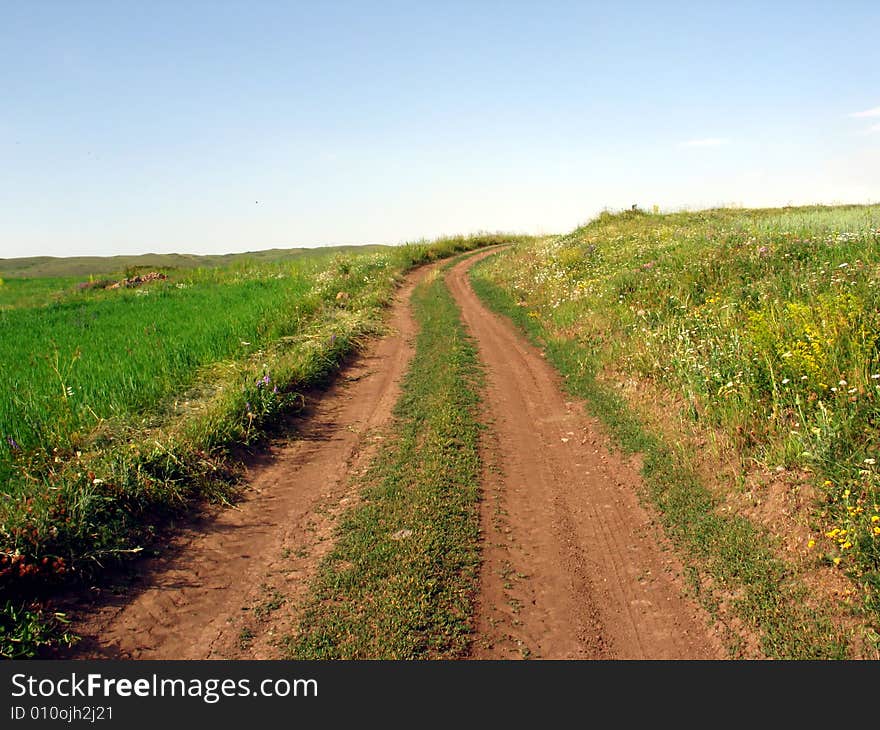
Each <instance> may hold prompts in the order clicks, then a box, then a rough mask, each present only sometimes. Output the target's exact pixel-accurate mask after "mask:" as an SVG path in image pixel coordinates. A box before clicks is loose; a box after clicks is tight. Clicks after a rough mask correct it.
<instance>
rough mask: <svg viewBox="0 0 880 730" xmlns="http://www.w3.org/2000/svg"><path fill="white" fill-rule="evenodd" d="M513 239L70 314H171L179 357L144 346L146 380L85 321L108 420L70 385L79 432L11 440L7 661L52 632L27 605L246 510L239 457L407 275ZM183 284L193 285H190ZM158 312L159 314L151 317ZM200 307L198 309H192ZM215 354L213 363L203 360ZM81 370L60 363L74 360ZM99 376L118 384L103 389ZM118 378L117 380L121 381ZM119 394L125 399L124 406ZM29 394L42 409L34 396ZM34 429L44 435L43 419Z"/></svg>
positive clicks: (131, 297) (2, 543)
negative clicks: (214, 503)
mask: <svg viewBox="0 0 880 730" xmlns="http://www.w3.org/2000/svg"><path fill="white" fill-rule="evenodd" d="M499 238H502V239H503V238H505V237H504V236H501V237H496V236H481V237H470V238H464V237H459V238H451V239H443V240H439V241H436V242H433V243H420V244H410V245H407V246H402V247H396V248H394V249H390V250H389V251H388V252H386V253H383V254H372V255H367V256H342V257H336V258H334V259H332V261H330V262H329V263H328V264H325V265H324V266H323V267H316V268H313V269H312V271H311V272H308V271H306V272H305V273H303V272H302V270H298V271H296V272H294V274H295V275H291V270H290V268H289V267H288V268H284V267H283V265H282V268H275V269H274V270H273V269H272V268H269V269H266V268H265V267H258V268H257V269H250V268H247V267H237V268H235V267H234V268H233V269H230V270H215V271H213V272H200V273H197V274H196V276H195V278H191V279H184V280H181V279H177V280H174V279H172V280H171V281H169V282H166V283H164V284H162V285H161V288H159V289H157V290H154V291H153V293H151V294H149V295H146V296H144V295H136V294H130V293H125V292H119V291H116V292H100V293H97V294H95V295H94V296H92V297H87V298H86V299H85V300H83V301H82V302H79V303H77V304H76V305H74V306H72V307H71V308H70V310H68V309H66V307H67V305H64V304H62V306H61V312H62V315H61V316H62V319H63V316H64V314H72V316H76V313H77V311H79V310H78V307H86V309H87V311H95V312H100V313H101V316H103V315H106V317H107V320H108V321H109V322H116V323H120V322H121V323H123V324H122V326H123V327H124V328H125V330H126V331H127V332H128V333H129V334H130V335H131V336H132V338H135V339H136V336H137V334H138V333H139V332H140V331H142V330H143V329H144V328H151V327H153V326H154V324H155V322H154V320H153V317H154V315H156V314H157V313H158V314H161V315H162V317H164V319H163V320H162V321H163V322H164V323H165V324H166V325H167V327H168V329H167V330H165V331H164V334H165V335H166V337H167V339H166V341H165V343H164V346H165V347H166V352H167V351H173V352H176V353H177V354H176V356H174V357H169V358H165V357H163V353H162V350H161V348H160V347H159V346H158V345H155V344H153V345H150V343H147V344H146V345H144V347H145V348H146V347H149V351H150V352H152V353H153V357H152V358H148V359H142V360H140V361H139V362H140V363H141V365H142V369H141V370H137V369H135V368H133V367H132V366H131V365H132V363H131V360H130V356H129V353H128V342H127V341H126V339H125V338H124V337H115V336H114V335H115V332H114V328H113V327H109V328H107V329H103V330H102V329H101V325H99V324H98V325H96V324H95V322H100V321H101V316H99V317H97V318H89V319H87V322H88V323H89V324H90V326H94V327H95V328H96V331H97V332H98V333H102V332H103V334H104V335H106V336H105V337H103V339H102V338H101V337H98V338H97V339H96V340H95V343H96V344H95V345H94V347H95V349H96V350H98V351H103V352H102V357H104V358H106V360H107V361H108V363H109V364H108V366H107V367H106V368H105V369H103V370H102V369H101V368H100V367H97V366H96V367H95V368H94V369H90V370H86V371H85V372H83V374H82V377H83V378H85V379H89V378H92V379H95V380H94V382H93V386H92V387H93V390H94V392H96V393H98V394H102V395H104V396H105V397H107V399H108V401H107V405H106V408H107V410H105V411H103V412H98V410H97V409H96V407H94V406H92V405H91V404H89V403H86V404H85V405H86V406H87V407H85V408H83V409H82V410H81V411H79V412H76V411H73V408H74V407H75V405H74V404H75V399H76V398H77V397H78V396H80V394H81V393H82V392H83V390H86V389H85V388H83V387H82V385H81V384H80V385H79V386H74V387H73V388H71V391H70V392H69V391H67V387H68V384H67V383H66V382H65V383H64V391H65V395H61V393H60V390H61V384H60V382H54V383H52V384H51V385H50V386H49V388H48V390H49V391H51V388H52V387H57V388H58V390H57V391H56V392H57V393H58V395H57V399H60V400H61V401H62V404H63V405H65V407H66V408H68V409H69V410H68V411H61V412H62V414H63V415H66V414H67V413H68V412H72V413H73V414H74V415H78V416H79V417H80V419H81V420H79V421H75V420H74V419H73V418H71V419H70V420H69V421H67V422H66V423H65V422H64V421H63V420H62V421H61V422H60V423H59V422H57V420H56V419H55V416H54V415H53V412H52V411H51V410H49V411H46V413H48V414H49V415H48V416H46V417H47V418H48V419H49V420H52V421H53V425H52V426H51V427H49V426H46V425H45V424H44V425H42V426H41V428H39V429H34V431H35V432H36V433H37V434H38V436H39V439H38V440H37V442H36V443H32V442H31V443H27V442H26V444H27V445H22V444H19V443H18V442H15V445H12V444H10V443H9V442H8V441H7V452H6V454H7V461H6V464H7V466H6V472H7V478H6V479H5V480H4V487H3V493H4V499H3V501H2V503H0V590H2V591H3V592H4V593H5V594H6V595H7V596H8V597H9V599H8V600H7V602H6V603H5V604H0V655H3V656H8V655H24V654H28V653H32V652H33V650H34V645H33V642H29V641H28V640H26V639H21V640H16V641H12V640H11V639H9V640H8V641H7V639H8V638H9V637H12V636H19V637H20V636H21V635H22V631H25V633H28V632H29V633H28V635H31V636H34V635H37V634H39V632H35V631H30V629H27V627H28V626H29V625H31V624H33V625H37V624H39V621H37V620H36V619H34V615H35V612H39V609H38V608H34V609H33V610H31V609H29V608H27V606H26V604H27V603H28V602H29V601H31V600H32V599H34V598H36V597H38V596H46V595H47V592H51V590H52V589H53V586H57V585H58V584H59V583H62V582H65V581H67V580H69V579H70V577H71V575H74V576H83V575H91V574H94V573H97V572H100V571H101V570H102V569H104V567H106V565H107V564H108V563H112V562H114V561H116V560H120V559H125V557H127V556H128V555H130V554H132V553H134V552H136V551H138V550H139V549H140V548H141V547H142V546H143V545H145V544H148V543H149V542H150V540H151V538H152V535H153V534H154V532H155V528H156V526H157V525H159V524H161V523H162V522H163V521H164V520H165V519H166V517H167V516H168V515H169V514H174V513H179V512H181V511H184V510H186V509H188V508H189V507H190V506H191V505H192V504H193V503H195V502H197V501H199V500H202V499H205V498H209V499H218V500H228V499H230V498H232V496H233V495H234V494H235V485H234V482H235V475H234V468H231V467H232V466H234V465H231V464H230V462H229V460H228V458H227V454H228V449H229V448H230V447H234V446H235V445H236V444H241V443H247V442H249V441H253V440H254V439H256V438H258V437H259V436H260V435H261V433H262V432H263V431H264V429H265V428H266V427H268V426H269V425H271V423H272V422H273V420H274V419H275V418H277V416H278V415H279V413H280V412H281V411H283V410H285V409H289V408H291V407H295V406H296V404H297V403H298V402H299V401H300V397H299V396H298V391H299V390H301V389H302V388H304V387H307V386H308V385H309V384H310V383H314V382H316V381H318V380H320V379H322V378H324V377H326V376H327V375H329V374H331V373H332V372H333V371H334V370H335V369H336V368H337V366H338V364H339V363H340V362H341V361H342V359H343V358H344V357H345V355H346V354H347V353H348V352H350V351H352V350H353V349H354V348H356V347H357V346H358V343H359V342H360V341H361V340H362V339H363V338H364V337H366V336H367V335H369V334H371V333H374V332H376V331H378V329H379V328H380V327H381V320H382V310H383V307H384V305H385V304H386V303H387V302H388V301H389V299H390V297H391V296H392V294H393V292H394V289H395V287H396V282H397V280H398V279H399V277H400V275H401V274H402V273H403V272H404V271H405V270H407V269H408V268H410V267H412V266H415V265H418V264H421V263H426V262H429V261H433V260H436V259H438V258H442V257H445V256H449V255H451V254H453V253H456V252H459V251H462V250H468V249H470V248H476V247H479V246H482V245H487V244H490V243H495V242H497V241H498V240H499ZM176 283H184V284H185V285H186V286H184V287H182V288H178V287H176V286H175V284H176ZM297 292H300V293H301V295H299V296H297ZM340 292H342V294H341V295H340ZM248 295H249V296H248ZM144 301H149V302H156V304H153V305H151V307H152V308H151V307H150V306H148V307H143V306H142V304H141V303H142V302H144ZM193 301H195V302H198V305H197V306H195V307H194V308H193V307H191V306H190V305H191V304H192V302H193ZM230 303H233V304H230ZM235 303H237V305H240V308H241V310H242V311H244V312H245V315H246V316H244V318H243V319H244V320H245V321H246V322H247V323H248V324H249V325H254V326H253V327H252V328H251V329H250V330H249V332H250V334H248V335H247V336H249V337H251V338H252V339H250V340H244V341H246V342H247V341H250V342H251V344H250V345H249V346H245V345H242V344H241V342H242V340H241V339H239V338H241V337H242V334H243V333H242V331H241V330H239V329H236V327H239V326H240V325H241V322H242V318H235V317H233V316H230V317H229V318H228V319H227V317H226V315H227V314H230V315H231V314H233V311H234V310H235V306H236V304H235ZM89 307H94V309H93V310H88V308H89ZM188 307H189V308H188ZM54 309H55V307H52V306H50V307H48V308H46V307H42V308H39V309H35V310H27V309H25V310H12V311H10V312H6V313H5V314H6V315H7V316H9V315H13V316H16V317H17V316H27V317H33V318H34V322H35V323H39V320H40V316H44V317H49V318H51V317H53V316H56V315H57V314H58V313H56V312H54ZM175 313H176V314H177V319H175ZM139 317H146V318H145V319H142V318H139ZM202 318H204V320H205V322H206V325H205V326H206V328H210V327H212V326H213V327H215V330H214V331H213V332H212V334H211V336H210V337H209V338H207V339H206V338H205V337H204V336H203V334H201V331H200V328H199V327H198V326H194V325H196V324H197V322H198V321H199V320H201V319H202ZM224 325H225V326H226V327H227V330H226V331H225V332H224V329H223V328H224ZM36 326H37V325H35V327H36ZM82 331H83V332H87V331H88V328H84V329H83V330H82ZM55 334H56V335H57V338H58V339H57V342H61V341H65V342H67V343H68V346H69V347H74V346H76V339H75V338H70V339H68V340H64V339H63V338H64V337H65V336H66V333H63V332H59V331H57V330H55ZM153 334H154V333H153V331H152V330H150V335H153ZM28 336H29V334H28V333H27V332H21V331H18V330H17V331H16V332H15V333H13V332H12V331H11V330H9V329H5V330H3V338H2V340H0V349H3V350H7V351H8V350H11V349H13V348H15V347H18V345H17V344H16V343H15V342H14V340H15V338H16V337H22V338H25V339H26V338H27V337H28ZM175 337H176V338H177V339H175ZM188 337H189V338H190V339H189V341H188V339H187V338H188ZM207 340H210V342H209V341H207ZM172 344H173V347H172V346H171V345H172ZM202 345H204V346H205V348H206V351H205V352H206V353H207V354H204V353H203V354H202V355H198V353H199V347H200V346H202ZM212 347H213V348H219V349H214V350H211V348H212ZM224 348H225V349H224ZM197 355H198V357H202V359H201V363H204V364H203V365H202V366H201V367H196V366H195V363H196V362H197V359H195V358H196V357H197ZM82 357H85V355H84V354H83V355H82ZM220 357H222V358H223V359H219V360H217V359H215V360H214V361H213V362H210V361H211V360H212V358H220ZM186 358H194V359H193V361H187V360H186ZM71 359H73V358H71ZM206 361H207V362H206ZM68 362H70V361H69V360H65V359H64V358H62V357H59V363H60V364H62V365H66V364H67V363H68ZM169 362H170V363H171V365H172V367H176V366H180V365H181V364H182V365H183V369H184V370H187V369H190V370H193V371H194V372H188V373H187V376H186V377H182V378H177V380H175V375H174V373H171V374H168V371H167V370H166V371H164V373H163V371H162V370H161V368H162V367H164V366H165V365H167V364H168V363H169ZM74 364H75V365H74V366H75V367H76V366H78V365H79V364H80V362H79V360H74ZM157 368H158V370H157ZM60 369H61V368H59V370H60ZM99 373H104V374H106V375H107V377H106V378H104V379H103V380H101V379H100V377H99V375H98V374H99ZM53 374H54V373H53ZM116 376H119V380H118V381H114V380H113V378H114V377H116ZM157 377H158V378H159V379H160V380H162V379H163V378H164V379H165V383H164V386H165V387H159V388H157V389H156V390H154V391H153V392H152V397H154V398H155V400H154V402H152V403H150V402H148V399H147V400H144V399H138V398H137V397H136V398H135V400H133V401H126V400H125V388H123V395H122V396H121V397H120V396H119V395H118V391H117V392H115V394H114V387H115V386H114V385H113V383H114V382H119V383H121V384H122V385H123V386H126V384H127V383H129V382H130V381H131V380H135V381H137V379H141V380H143V381H144V382H147V384H149V381H151V380H152V379H155V378H157ZM80 383H82V381H80ZM175 383H176V384H177V385H178V387H177V388H175V387H174V385H175ZM168 386H170V387H168ZM3 387H7V386H6V385H4V386H3ZM138 390H139V388H138V387H137V386H136V387H135V388H134V389H133V391H132V392H133V393H134V394H135V395H136V396H137V395H138V393H137V391H138ZM4 393H5V395H4V400H6V399H9V398H11V396H10V390H8V389H7V390H4ZM113 397H120V398H121V400H119V401H117V403H119V404H121V405H118V407H116V408H115V409H114V408H113V407H111V405H112V404H113V401H112V398H113ZM15 398H16V402H25V403H27V402H28V400H29V398H30V401H31V402H34V403H37V404H39V403H40V402H41V401H40V400H39V399H37V398H34V397H31V396H30V395H29V394H28V393H27V392H22V391H21V390H18V391H16V392H15ZM64 401H67V402H66V404H65V403H64ZM71 401H73V403H71ZM89 419H91V420H89ZM33 420H34V421H35V422H36V423H37V424H39V418H34V419H33ZM65 426H67V427H65ZM47 434H48V435H49V436H50V438H48V439H47V438H45V437H46V435H47ZM13 441H15V440H14V439H13Z"/></svg>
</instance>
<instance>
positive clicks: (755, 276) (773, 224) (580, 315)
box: [474, 206, 880, 656]
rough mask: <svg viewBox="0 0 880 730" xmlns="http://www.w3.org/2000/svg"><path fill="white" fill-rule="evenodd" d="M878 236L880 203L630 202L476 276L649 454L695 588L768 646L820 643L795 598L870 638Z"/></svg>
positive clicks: (874, 606)
mask: <svg viewBox="0 0 880 730" xmlns="http://www.w3.org/2000/svg"><path fill="white" fill-rule="evenodd" d="M878 244H880V206H848V207H833V208H826V207H809V208H785V209H774V210H710V211H703V212H699V213H677V214H669V215H651V214H647V213H644V212H642V211H627V212H626V213H622V214H618V215H612V214H604V215H602V216H600V217H599V218H598V219H596V220H594V221H592V222H591V223H590V224H588V225H586V226H584V227H582V228H579V229H577V230H576V231H574V232H572V233H571V234H568V235H565V236H561V237H557V238H552V239H548V240H545V241H544V242H542V243H540V244H537V245H536V244H534V243H524V244H519V245H516V246H514V247H513V248H512V249H511V250H509V251H507V252H505V253H503V254H500V255H498V256H495V257H492V259H491V260H489V261H488V262H486V263H485V264H484V265H483V266H481V267H480V268H479V269H478V270H477V271H476V272H475V274H474V276H475V282H476V284H477V286H478V287H479V288H480V289H481V291H482V293H483V294H484V295H485V296H487V297H488V298H489V299H490V300H493V301H494V304H495V306H496V307H498V308H501V309H503V310H505V311H507V312H508V313H509V314H512V315H513V316H514V317H515V318H516V319H517V320H518V321H520V323H521V324H523V326H524V327H525V328H526V329H527V330H529V331H530V332H531V333H532V335H533V336H535V337H536V338H538V339H539V340H540V341H541V342H542V343H544V344H545V345H547V348H548V352H549V353H550V354H551V356H552V357H553V359H554V362H555V363H556V365H557V366H558V367H559V368H560V369H561V370H562V372H563V373H564V374H565V375H566V377H567V380H568V382H569V384H570V387H572V389H573V390H576V391H580V392H581V394H583V395H584V396H585V397H586V398H587V400H588V401H590V402H591V404H592V407H593V408H594V410H596V411H597V413H599V414H600V415H602V416H603V417H604V418H605V420H606V422H607V423H608V424H609V428H611V430H612V431H613V432H614V433H615V434H616V435H617V437H618V439H619V440H620V442H621V443H622V444H623V445H624V446H625V447H628V448H630V449H631V450H639V451H643V452H646V454H647V457H646V475H647V476H648V482H649V483H650V484H651V485H652V496H653V499H654V501H655V503H656V504H657V505H658V506H659V507H660V508H661V509H662V510H664V514H665V519H666V524H667V529H668V530H669V531H670V532H672V533H673V535H675V536H676V537H677V540H678V542H679V544H680V545H682V546H684V547H685V549H686V550H688V551H689V552H690V554H691V556H692V558H693V566H694V571H695V572H694V575H693V576H692V578H693V583H694V589H695V591H699V592H701V593H702V596H703V598H704V601H705V602H707V603H708V604H710V607H713V609H714V612H715V614H716V616H719V617H721V618H724V616H726V617H727V618H726V619H724V620H726V621H728V623H731V624H732V623H735V621H745V622H746V623H747V624H748V625H750V626H751V627H752V628H753V629H754V630H755V631H757V632H758V633H759V634H760V637H761V639H760V640H761V642H762V646H763V648H764V650H765V651H766V652H767V653H769V654H771V655H776V656H804V655H809V652H805V651H804V647H803V646H802V644H803V637H800V644H799V641H798V639H799V637H798V636H797V632H798V631H801V632H802V633H803V627H798V626H797V625H796V624H797V621H798V620H800V619H799V618H798V617H797V616H795V615H794V614H791V611H790V610H789V609H790V608H791V606H792V605H795V604H796V603H797V602H800V604H801V605H803V606H806V607H807V612H808V613H810V614H811V615H813V616H822V615H827V616H828V617H829V618H830V619H833V620H834V622H835V625H836V626H837V630H838V631H840V632H842V635H843V634H845V635H846V636H848V637H849V641H850V643H851V646H850V649H849V651H850V652H853V653H863V654H867V655H872V654H871V652H876V645H877V644H876V641H877V639H878V634H877V627H878V624H880V621H878V619H880V504H878V503H880V474H878V462H880V453H878V449H880V431H878V429H880V425H878V424H880V358H878V342H880V276H878V275H880V246H878ZM664 460H665V461H664ZM660 462H663V464H665V466H664V465H663V464H661V463H660ZM661 467H662V468H661ZM682 484H687V485H688V487H687V489H683V488H681V485H682ZM734 535H738V536H739V537H736V539H734V537H733V536H734ZM755 546H759V547H760V546H766V551H765V550H764V548H763V547H761V549H760V550H757V551H755V550H752V547H755ZM762 555H763V556H764V557H761V556H762ZM771 558H772V560H771ZM768 561H769V562H768ZM773 561H778V564H777V565H775V566H773V567H772V569H771V562H773ZM753 569H754V570H753ZM698 573H699V576H698V575H697V574H698ZM844 576H845V577H846V578H848V581H847V580H846V578H844ZM784 614H791V615H788V616H787V618H785V620H782V619H781V618H780V617H782V616H783V615H784ZM733 616H736V619H735V620H734V619H733V618H731V617H733ZM801 618H803V617H801ZM786 621H787V622H788V624H786ZM792 622H793V623H792ZM820 634H822V635H825V636H826V639H828V641H829V642H830V643H827V646H828V647H829V651H830V653H831V654H833V653H834V651H831V647H833V646H834V645H835V644H836V640H831V638H829V637H830V636H831V635H830V634H829V633H828V632H825V633H824V634H823V633H822V631H819V633H817V634H816V636H815V638H814V641H815V642H819V641H825V640H826V639H821V638H820Z"/></svg>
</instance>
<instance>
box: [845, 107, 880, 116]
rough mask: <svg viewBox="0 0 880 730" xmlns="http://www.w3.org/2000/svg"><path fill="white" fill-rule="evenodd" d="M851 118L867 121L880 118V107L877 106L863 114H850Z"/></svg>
mask: <svg viewBox="0 0 880 730" xmlns="http://www.w3.org/2000/svg"><path fill="white" fill-rule="evenodd" d="M850 116H851V117H854V118H855V119H865V118H866V117H880V106H875V107H874V108H873V109H865V111H863V112H853V113H852V114H850Z"/></svg>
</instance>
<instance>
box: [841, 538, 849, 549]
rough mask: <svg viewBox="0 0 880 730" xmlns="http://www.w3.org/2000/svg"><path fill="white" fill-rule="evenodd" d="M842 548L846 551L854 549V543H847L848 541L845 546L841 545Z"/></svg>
mask: <svg viewBox="0 0 880 730" xmlns="http://www.w3.org/2000/svg"><path fill="white" fill-rule="evenodd" d="M840 547H841V548H843V549H844V550H849V549H850V548H851V547H852V543H851V542H850V541H849V540H847V541H846V542H845V543H843V545H841V546H840Z"/></svg>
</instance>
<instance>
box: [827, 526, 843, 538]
mask: <svg viewBox="0 0 880 730" xmlns="http://www.w3.org/2000/svg"><path fill="white" fill-rule="evenodd" d="M839 532H840V530H839V529H838V528H836V527H835V528H834V529H833V530H831V531H830V532H826V533H825V537H830V538H835V537H837V535H838V533H839Z"/></svg>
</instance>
